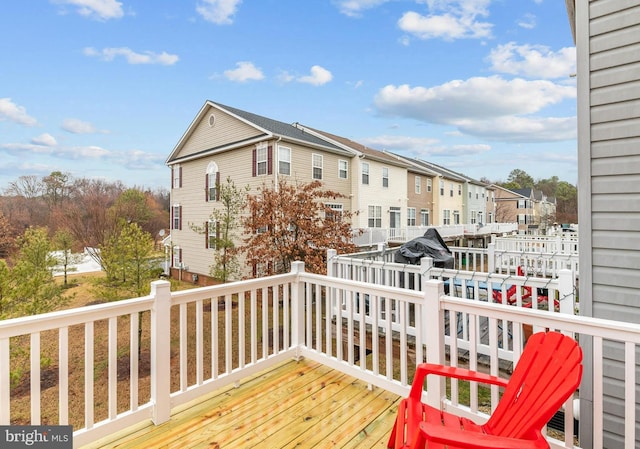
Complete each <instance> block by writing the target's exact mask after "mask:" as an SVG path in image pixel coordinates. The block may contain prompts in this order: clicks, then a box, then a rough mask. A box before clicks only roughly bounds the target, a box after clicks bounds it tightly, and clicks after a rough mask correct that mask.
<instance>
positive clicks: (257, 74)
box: [224, 61, 264, 83]
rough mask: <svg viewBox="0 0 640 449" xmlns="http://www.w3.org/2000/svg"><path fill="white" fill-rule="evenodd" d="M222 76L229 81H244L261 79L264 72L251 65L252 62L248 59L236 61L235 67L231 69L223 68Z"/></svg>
mask: <svg viewBox="0 0 640 449" xmlns="http://www.w3.org/2000/svg"><path fill="white" fill-rule="evenodd" d="M224 76H226V77H227V79H229V80H231V81H238V82H241V83H243V82H245V81H250V80H254V81H257V80H261V79H264V74H263V73H262V70H260V69H259V68H257V67H256V66H254V65H253V63H251V62H248V61H241V62H238V63H236V68H235V69H233V70H225V72H224Z"/></svg>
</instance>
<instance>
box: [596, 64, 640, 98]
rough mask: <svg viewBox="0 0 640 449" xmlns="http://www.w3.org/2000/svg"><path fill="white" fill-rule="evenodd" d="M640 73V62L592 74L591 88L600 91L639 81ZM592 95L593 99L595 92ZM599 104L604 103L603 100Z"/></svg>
mask: <svg viewBox="0 0 640 449" xmlns="http://www.w3.org/2000/svg"><path fill="white" fill-rule="evenodd" d="M639 71H640V62H634V63H632V64H625V65H623V66H616V67H608V68H606V69H602V70H599V71H597V72H595V73H593V74H591V87H592V89H598V88H600V87H603V86H612V85H615V84H623V83H630V82H634V81H637V80H638V73H639ZM591 95H592V98H593V92H592V93H591ZM599 103H602V100H600V102H599Z"/></svg>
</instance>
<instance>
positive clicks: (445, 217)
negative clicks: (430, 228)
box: [442, 209, 451, 225]
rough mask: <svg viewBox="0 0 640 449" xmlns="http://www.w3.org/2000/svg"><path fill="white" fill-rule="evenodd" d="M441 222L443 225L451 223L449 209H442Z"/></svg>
mask: <svg viewBox="0 0 640 449" xmlns="http://www.w3.org/2000/svg"><path fill="white" fill-rule="evenodd" d="M442 224H443V225H450V224H451V211H450V210H449V209H445V210H443V211H442Z"/></svg>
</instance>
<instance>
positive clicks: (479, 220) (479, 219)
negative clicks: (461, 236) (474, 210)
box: [478, 211, 484, 224]
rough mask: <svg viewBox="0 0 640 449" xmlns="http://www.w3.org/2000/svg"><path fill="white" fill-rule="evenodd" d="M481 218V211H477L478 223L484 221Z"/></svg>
mask: <svg viewBox="0 0 640 449" xmlns="http://www.w3.org/2000/svg"><path fill="white" fill-rule="evenodd" d="M482 218H483V214H482V211H478V224H482V223H484V222H483V221H482Z"/></svg>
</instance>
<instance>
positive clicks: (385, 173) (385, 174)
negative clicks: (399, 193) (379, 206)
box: [382, 167, 389, 187]
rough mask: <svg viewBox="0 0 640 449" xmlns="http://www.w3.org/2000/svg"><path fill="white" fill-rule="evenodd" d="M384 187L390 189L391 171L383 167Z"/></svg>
mask: <svg viewBox="0 0 640 449" xmlns="http://www.w3.org/2000/svg"><path fill="white" fill-rule="evenodd" d="M382 187H389V169H388V168H387V167H382Z"/></svg>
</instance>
